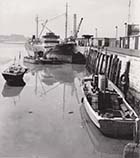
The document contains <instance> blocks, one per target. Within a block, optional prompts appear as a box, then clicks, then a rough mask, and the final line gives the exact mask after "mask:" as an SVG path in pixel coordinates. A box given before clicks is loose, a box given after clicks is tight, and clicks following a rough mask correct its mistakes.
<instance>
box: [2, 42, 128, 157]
mask: <svg viewBox="0 0 140 158" xmlns="http://www.w3.org/2000/svg"><path fill="white" fill-rule="evenodd" d="M19 51H21V52H22V57H23V56H24V55H25V54H26V51H25V50H24V47H23V45H6V44H5V45H4V44H0V52H1V53H0V66H1V67H0V70H1V71H2V70H3V69H4V68H5V67H6V66H7V65H8V64H9V63H10V62H12V60H13V59H14V56H16V57H17V58H18V53H19ZM25 65H26V66H27V67H29V68H30V70H29V72H28V73H27V74H25V75H24V81H25V82H26V85H25V86H24V87H8V86H7V85H6V84H5V81H4V79H3V77H2V76H1V75H0V91H1V93H0V95H1V96H0V157H12V158H14V157H20V158H122V154H123V148H124V146H125V145H126V144H127V143H128V141H126V140H117V139H111V138H107V137H104V136H103V135H102V134H101V133H100V132H99V131H98V129H97V128H96V127H95V126H94V125H93V124H92V123H91V122H90V120H89V118H88V116H87V114H86V112H85V109H84V106H83V105H81V103H80V101H81V97H82V93H81V90H80V83H81V82H80V81H81V79H82V77H83V76H85V74H86V71H85V67H84V66H81V65H70V64H65V65H45V66H41V65H31V64H25Z"/></svg>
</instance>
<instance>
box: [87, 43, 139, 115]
mask: <svg viewBox="0 0 140 158" xmlns="http://www.w3.org/2000/svg"><path fill="white" fill-rule="evenodd" d="M106 62H107V67H105V65H106ZM139 67H140V51H138V50H130V49H124V48H116V47H104V48H100V49H99V48H97V47H93V46H91V47H90V49H89V52H88V56H87V58H86V68H87V69H88V71H89V72H90V73H93V74H99V73H106V75H107V77H108V79H110V80H111V81H112V82H114V83H115V85H117V87H118V88H119V89H120V90H121V91H122V92H123V93H124V95H125V97H126V99H127V100H128V102H129V103H130V105H132V107H133V108H135V110H136V111H137V113H138V114H140V112H139V106H140V78H139V74H140V69H139ZM105 71H106V72H105Z"/></svg>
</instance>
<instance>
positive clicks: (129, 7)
mask: <svg viewBox="0 0 140 158" xmlns="http://www.w3.org/2000/svg"><path fill="white" fill-rule="evenodd" d="M130 12H131V0H129V4H128V21H127V23H128V24H129V23H130V19H131V13H130Z"/></svg>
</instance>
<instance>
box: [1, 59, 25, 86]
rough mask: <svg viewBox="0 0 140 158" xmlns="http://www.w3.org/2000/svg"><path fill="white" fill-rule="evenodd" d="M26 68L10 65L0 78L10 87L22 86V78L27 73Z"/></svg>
mask: <svg viewBox="0 0 140 158" xmlns="http://www.w3.org/2000/svg"><path fill="white" fill-rule="evenodd" d="M27 70H28V68H26V67H23V66H21V65H20V64H15V61H14V64H12V65H11V66H9V67H8V68H7V69H6V70H4V71H3V72H2V76H3V77H4V79H5V80H6V82H7V84H8V85H11V86H23V85H25V83H24V81H23V76H24V74H25V73H26V72H27Z"/></svg>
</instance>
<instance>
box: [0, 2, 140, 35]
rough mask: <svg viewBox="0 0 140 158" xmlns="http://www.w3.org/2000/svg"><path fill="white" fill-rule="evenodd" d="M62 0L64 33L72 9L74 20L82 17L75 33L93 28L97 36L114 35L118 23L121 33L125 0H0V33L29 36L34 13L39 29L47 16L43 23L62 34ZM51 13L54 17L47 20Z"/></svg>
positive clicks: (33, 28)
mask: <svg viewBox="0 0 140 158" xmlns="http://www.w3.org/2000/svg"><path fill="white" fill-rule="evenodd" d="M132 1H139V0H132ZM66 2H67V3H68V35H70V34H71V32H72V31H73V14H74V13H76V14H77V23H79V22H80V18H82V17H83V22H82V25H81V28H80V31H79V36H81V35H82V34H93V35H95V28H97V35H98V37H115V34H116V26H118V36H124V32H125V27H124V23H125V22H127V21H128V4H129V0H67V1H66V0H0V25H1V26H0V35H9V34H23V35H25V36H32V34H35V31H36V23H35V17H36V16H37V15H38V16H39V32H40V30H41V26H42V25H41V24H42V23H43V22H44V21H45V20H46V19H48V23H47V27H48V28H49V29H50V30H52V31H53V32H55V33H56V34H58V35H60V36H61V37H62V38H63V37H64V34H65V16H64V13H65V10H66V8H65V7H66ZM135 6H137V5H135ZM133 7H134V5H133V3H132V2H131V10H130V12H131V13H132V12H134V11H133ZM62 14H63V15H62ZM60 15H61V16H60ZM54 17H57V18H55V19H54V20H51V19H52V18H54ZM49 19H50V20H49ZM131 21H132V16H131ZM132 22H133V21H132ZM46 31H47V30H46Z"/></svg>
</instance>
